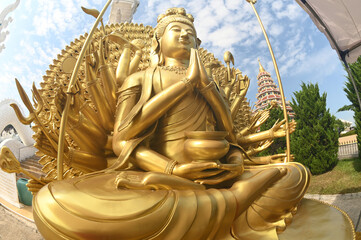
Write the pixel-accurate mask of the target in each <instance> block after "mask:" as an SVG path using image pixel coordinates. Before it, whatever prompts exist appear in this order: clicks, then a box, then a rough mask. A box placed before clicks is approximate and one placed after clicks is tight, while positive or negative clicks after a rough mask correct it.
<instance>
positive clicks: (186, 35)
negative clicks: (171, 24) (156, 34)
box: [180, 29, 188, 37]
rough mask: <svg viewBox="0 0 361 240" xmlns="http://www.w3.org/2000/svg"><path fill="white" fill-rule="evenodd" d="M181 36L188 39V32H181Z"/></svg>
mask: <svg viewBox="0 0 361 240" xmlns="http://www.w3.org/2000/svg"><path fill="white" fill-rule="evenodd" d="M180 36H181V37H188V32H187V31H186V30H184V29H182V30H181V33H180Z"/></svg>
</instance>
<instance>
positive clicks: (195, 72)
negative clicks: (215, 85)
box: [186, 48, 210, 88]
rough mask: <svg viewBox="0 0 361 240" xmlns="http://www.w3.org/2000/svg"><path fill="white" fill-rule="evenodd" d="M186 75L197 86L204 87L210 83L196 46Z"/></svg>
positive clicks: (192, 50)
mask: <svg viewBox="0 0 361 240" xmlns="http://www.w3.org/2000/svg"><path fill="white" fill-rule="evenodd" d="M186 77H187V78H188V79H189V81H190V82H191V83H192V85H193V86H195V87H199V88H204V87H205V86H207V85H208V84H209V83H210V81H209V79H208V75H207V72H206V69H205V67H204V65H203V63H202V61H201V60H200V57H199V53H198V50H196V49H194V48H192V49H191V56H190V61H189V67H188V70H187V73H186Z"/></svg>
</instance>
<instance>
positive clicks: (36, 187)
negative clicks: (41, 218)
mask: <svg viewBox="0 0 361 240" xmlns="http://www.w3.org/2000/svg"><path fill="white" fill-rule="evenodd" d="M40 180H41V181H42V182H44V183H46V184H47V183H50V182H52V181H54V180H53V179H50V178H45V177H41V178H40ZM26 186H27V187H28V189H29V191H30V192H31V194H33V195H36V194H37V193H38V192H39V191H40V189H41V188H42V187H44V186H45V185H44V184H41V183H39V182H38V181H36V180H34V179H30V180H29V181H28V183H27V184H26Z"/></svg>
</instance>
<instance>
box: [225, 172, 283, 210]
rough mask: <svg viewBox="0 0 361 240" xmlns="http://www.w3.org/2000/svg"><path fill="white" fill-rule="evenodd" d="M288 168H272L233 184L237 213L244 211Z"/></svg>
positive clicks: (232, 189)
mask: <svg viewBox="0 0 361 240" xmlns="http://www.w3.org/2000/svg"><path fill="white" fill-rule="evenodd" d="M286 173H287V169H286V168H270V169H266V170H263V171H261V172H259V173H257V174H256V175H254V176H252V177H250V178H247V179H245V180H240V181H238V182H236V183H234V184H233V186H232V187H231V189H230V190H231V191H232V192H233V194H234V196H235V197H236V199H237V215H236V216H239V215H240V214H241V213H242V212H244V211H245V210H246V209H247V208H248V207H249V206H250V205H251V204H252V203H253V202H254V201H255V200H256V199H257V198H258V197H259V196H261V194H262V193H263V192H264V191H266V189H267V188H269V187H270V186H271V185H272V184H274V183H275V182H276V181H278V180H279V179H281V178H282V177H283V176H284V175H286Z"/></svg>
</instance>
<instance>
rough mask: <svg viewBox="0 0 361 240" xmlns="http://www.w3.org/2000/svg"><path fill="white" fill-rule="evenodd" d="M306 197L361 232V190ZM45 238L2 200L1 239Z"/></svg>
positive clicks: (32, 223)
mask: <svg viewBox="0 0 361 240" xmlns="http://www.w3.org/2000/svg"><path fill="white" fill-rule="evenodd" d="M305 198H310V199H317V200H320V201H323V202H326V203H329V204H332V205H335V206H337V207H339V208H340V209H342V210H343V211H345V212H346V213H347V214H348V215H349V217H350V218H351V220H352V221H353V223H354V226H355V229H356V232H361V219H360V218H361V192H360V193H350V194H336V195H317V194H306V196H305ZM15 239H16V240H43V238H42V236H41V235H40V233H39V232H38V230H37V229H36V226H35V224H34V222H33V221H32V220H31V218H23V217H21V216H19V215H18V214H17V213H16V212H14V211H13V210H12V209H10V208H8V207H6V206H5V205H4V203H2V202H1V201H0V240H15Z"/></svg>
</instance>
